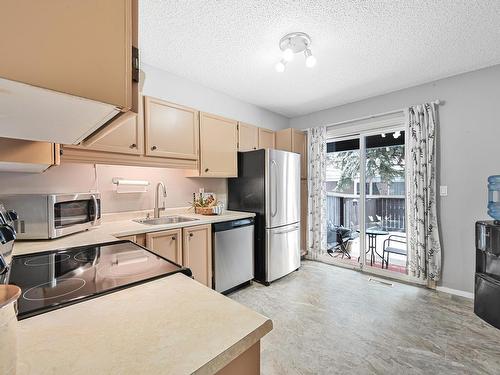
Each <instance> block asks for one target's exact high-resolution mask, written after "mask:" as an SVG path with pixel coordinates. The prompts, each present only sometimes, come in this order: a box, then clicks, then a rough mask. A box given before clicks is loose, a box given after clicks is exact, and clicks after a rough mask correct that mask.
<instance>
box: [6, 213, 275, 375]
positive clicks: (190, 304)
mask: <svg viewBox="0 0 500 375" xmlns="http://www.w3.org/2000/svg"><path fill="white" fill-rule="evenodd" d="M183 215H184V214H183ZM186 215H188V214H186ZM189 215H193V214H189ZM199 216H200V215H193V217H197V218H198V217H199ZM251 216H253V214H248V213H238V212H230V211H228V212H226V213H225V214H223V215H221V216H211V217H200V218H199V219H200V220H198V221H196V222H188V223H178V224H169V225H166V226H163V225H162V226H145V225H143V224H139V223H135V222H132V221H131V220H129V219H123V217H122V218H121V220H117V221H108V222H104V223H103V225H101V226H100V227H99V228H97V229H94V230H90V231H87V232H83V233H79V234H75V235H72V236H68V237H64V238H61V239H57V240H53V241H29V242H17V243H16V244H15V248H14V253H15V254H21V253H29V252H36V251H45V250H50V249H57V248H61V247H69V246H79V245H85V244H92V243H99V242H105V241H113V240H116V237H115V236H125V235H132V234H138V233H144V232H149V231H151V230H153V231H156V230H164V229H170V228H178V227H184V226H193V225H201V224H207V223H209V222H215V221H227V220H235V219H239V218H245V217H251ZM144 227H145V228H144ZM272 326H273V324H272V321H271V320H270V319H268V318H266V317H265V316H263V315H261V314H258V313H256V312H255V311H253V310H250V309H248V308H247V307H245V306H243V305H241V304H239V303H237V302H235V301H233V300H231V299H229V298H227V297H225V296H223V295H221V294H219V293H217V292H215V291H213V290H211V289H209V288H207V287H205V286H204V285H202V284H200V283H198V282H196V281H194V280H192V279H190V278H188V277H186V276H185V275H183V274H175V275H172V276H168V277H165V278H161V279H157V280H155V281H151V282H147V283H144V284H141V285H137V286H134V287H131V288H127V289H124V290H121V291H118V292H114V293H110V294H107V295H104V296H100V297H98V298H95V299H91V300H88V301H85V302H81V303H77V304H74V305H71V306H67V307H64V308H62V309H58V310H54V311H50V312H48V313H44V314H41V315H37V316H34V317H31V318H27V319H24V320H22V321H20V322H18V368H17V373H18V374H21V375H25V374H51V375H53V374H176V375H177V374H179V375H180V374H192V373H195V374H214V373H216V372H217V371H219V370H220V369H222V368H223V367H224V366H226V365H227V364H228V363H230V362H231V361H232V360H234V359H235V358H237V357H238V356H239V355H240V354H242V353H243V352H245V351H246V350H247V349H249V348H250V347H252V345H254V344H255V343H256V342H258V341H259V340H260V339H261V338H262V337H263V336H265V335H266V334H267V333H268V332H270V331H271V330H272Z"/></svg>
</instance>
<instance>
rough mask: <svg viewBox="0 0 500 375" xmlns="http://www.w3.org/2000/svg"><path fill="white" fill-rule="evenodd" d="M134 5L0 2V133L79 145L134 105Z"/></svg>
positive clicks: (92, 0)
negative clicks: (0, 55)
mask: <svg viewBox="0 0 500 375" xmlns="http://www.w3.org/2000/svg"><path fill="white" fill-rule="evenodd" d="M137 5H138V4H137V0H106V1H101V0H86V1H67V0H51V1H38V0H25V1H16V0H6V1H3V2H2V10H1V12H2V15H3V17H2V22H0V35H3V37H2V38H1V39H0V50H1V51H2V58H1V59H0V136H1V137H7V138H17V139H27V140H34V141H48V142H53V143H61V144H78V143H79V142H81V141H82V140H84V139H85V138H87V137H88V136H90V135H91V134H93V133H94V132H95V131H97V130H98V129H99V128H101V127H102V126H103V125H105V124H106V123H108V122H109V121H111V120H112V119H113V118H115V117H117V116H120V115H121V114H123V113H125V112H128V111H133V112H137V108H138V80H139V53H138V49H137V12H138V9H137V8H138V7H137Z"/></svg>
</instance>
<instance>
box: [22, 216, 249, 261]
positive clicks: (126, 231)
mask: <svg viewBox="0 0 500 375" xmlns="http://www.w3.org/2000/svg"><path fill="white" fill-rule="evenodd" d="M151 213H152V211H134V212H126V213H117V214H105V215H104V216H103V218H102V224H101V225H100V226H98V227H96V228H93V229H90V230H87V231H85V232H80V233H75V234H71V235H69V236H65V237H61V238H57V239H54V240H37V241H16V242H15V243H14V248H13V250H12V251H13V254H14V255H21V254H30V253H36V252H41V251H48V250H56V249H65V248H68V247H75V246H83V245H93V244H98V243H102V242H111V241H116V240H117V238H118V237H123V236H132V235H135V234H142V233H150V232H158V231H162V230H168V229H175V228H185V227H192V226H196V225H203V224H212V223H217V222H224V221H230V220H239V219H245V218H250V217H254V216H255V214H254V213H252V212H239V211H224V213H223V214H222V215H212V216H206V215H197V214H194V213H192V211H190V210H187V209H186V208H179V209H170V210H168V211H167V212H164V214H163V215H162V216H169V215H179V216H183V217H189V218H192V219H194V220H193V221H187V222H182V223H172V224H161V225H147V224H141V223H137V222H135V221H133V219H137V218H145V217H146V215H147V214H151Z"/></svg>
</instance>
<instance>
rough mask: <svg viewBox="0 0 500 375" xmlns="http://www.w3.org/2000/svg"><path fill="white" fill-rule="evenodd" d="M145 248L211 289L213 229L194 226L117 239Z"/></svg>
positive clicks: (205, 226) (207, 225) (207, 226)
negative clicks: (178, 266) (188, 272)
mask: <svg viewBox="0 0 500 375" xmlns="http://www.w3.org/2000/svg"><path fill="white" fill-rule="evenodd" d="M119 239H121V240H129V241H132V242H135V243H137V244H138V245H141V246H145V247H147V248H148V249H149V250H151V251H152V252H153V253H155V254H158V255H159V256H161V257H163V258H167V259H169V260H171V261H172V262H175V263H177V264H180V265H182V266H184V267H187V268H190V269H191V271H192V273H193V278H194V279H195V280H196V281H198V282H200V283H202V284H204V285H206V286H208V287H209V288H212V226H211V225H210V224H206V225H197V226H194V227H186V228H182V229H181V228H179V229H169V230H162V231H158V232H151V233H146V234H145V235H144V234H138V235H133V236H123V237H119Z"/></svg>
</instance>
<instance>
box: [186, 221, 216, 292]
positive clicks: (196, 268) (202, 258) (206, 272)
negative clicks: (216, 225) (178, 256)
mask: <svg viewBox="0 0 500 375" xmlns="http://www.w3.org/2000/svg"><path fill="white" fill-rule="evenodd" d="M183 233H184V235H183V266H184V267H188V268H190V269H191V271H192V272H193V277H194V279H195V280H196V281H199V282H200V283H202V284H204V285H206V286H208V287H209V288H212V228H211V226H210V225H198V226H195V227H188V228H184V229H183Z"/></svg>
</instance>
